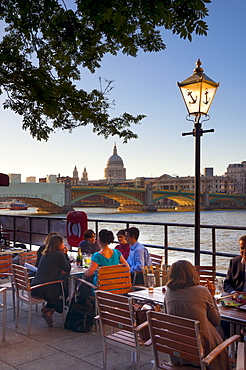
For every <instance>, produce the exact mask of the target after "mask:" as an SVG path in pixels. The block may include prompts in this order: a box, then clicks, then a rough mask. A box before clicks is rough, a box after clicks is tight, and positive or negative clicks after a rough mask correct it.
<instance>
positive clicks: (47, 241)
mask: <svg viewBox="0 0 246 370" xmlns="http://www.w3.org/2000/svg"><path fill="white" fill-rule="evenodd" d="M53 235H59V234H58V233H57V232H56V231H51V232H50V233H49V234H48V235H47V236H46V238H45V239H44V244H43V245H41V246H40V247H39V249H38V250H37V260H36V263H35V266H36V267H38V265H39V262H40V260H41V257H42V253H43V251H44V250H45V246H46V244H48V243H49V240H50V237H51V236H53Z"/></svg>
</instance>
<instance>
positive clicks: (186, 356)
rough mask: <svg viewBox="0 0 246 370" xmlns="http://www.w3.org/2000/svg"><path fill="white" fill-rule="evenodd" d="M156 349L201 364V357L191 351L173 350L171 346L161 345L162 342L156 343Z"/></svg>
mask: <svg viewBox="0 0 246 370" xmlns="http://www.w3.org/2000/svg"><path fill="white" fill-rule="evenodd" d="M156 349H157V351H159V352H162V353H167V354H168V355H170V356H175V357H181V358H182V359H184V360H187V361H190V362H194V363H195V364H200V358H199V357H198V356H195V355H192V354H190V353H186V352H182V351H173V350H172V349H170V348H169V347H166V346H161V345H160V344H157V345H156Z"/></svg>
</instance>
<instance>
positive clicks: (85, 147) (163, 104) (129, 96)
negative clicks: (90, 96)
mask: <svg viewBox="0 0 246 370" xmlns="http://www.w3.org/2000/svg"><path fill="white" fill-rule="evenodd" d="M208 7H209V10H210V16H209V17H208V18H207V23H208V26H209V33H208V36H207V37H205V36H200V37H199V36H194V37H193V41H192V42H191V43H190V42H189V41H187V40H181V39H180V38H179V36H176V35H172V33H171V32H168V31H164V32H163V35H164V42H165V43H166V44H167V49H166V50H165V51H162V52H160V53H143V52H142V51H140V52H139V56H138V57H137V58H132V57H127V56H123V55H121V54H119V55H118V56H116V57H115V56H111V55H107V56H105V58H104V59H103V63H102V68H101V69H100V70H98V71H97V72H96V73H95V74H94V75H91V74H89V73H88V72H87V71H83V72H82V80H81V82H80V85H79V86H80V87H83V88H85V89H91V88H98V77H99V76H100V77H103V78H107V79H109V80H114V87H115V88H114V90H113V91H112V92H111V95H110V97H111V99H115V100H116V107H115V109H114V110H112V116H117V115H120V114H122V113H124V112H129V113H131V114H133V115H136V114H145V115H146V116H147V118H145V119H144V120H143V121H142V124H141V125H136V126H134V127H133V131H134V132H136V133H138V135H139V138H138V139H133V140H131V141H130V142H129V143H128V144H123V143H122V141H121V140H120V139H118V138H116V137H112V138H109V139H108V140H105V139H103V138H102V137H99V136H97V135H95V134H93V133H92V131H91V127H90V126H88V127H85V128H84V127H80V128H77V129H75V130H74V131H73V133H71V134H70V133H68V132H65V131H58V132H57V133H55V134H52V135H51V136H50V139H49V141H48V142H38V141H37V140H36V139H33V138H32V137H31V136H30V134H29V132H28V131H22V129H21V126H22V124H21V117H19V116H17V115H15V114H14V113H13V112H11V111H10V110H3V108H2V107H1V108H0V109H1V119H0V126H1V147H0V154H1V168H0V172H3V173H21V174H22V181H25V179H26V176H36V177H37V179H38V178H39V177H44V176H46V174H58V173H60V174H61V175H63V176H72V171H73V168H74V166H75V165H76V166H77V169H78V171H79V176H81V175H82V172H83V168H84V166H86V169H87V171H88V176H89V179H91V180H93V179H102V178H103V175H104V168H105V166H106V162H107V160H108V158H109V157H110V156H111V155H112V152H113V146H114V142H116V145H117V149H118V154H119V155H120V156H121V157H122V159H123V161H124V166H125V167H126V176H127V178H128V179H131V178H135V177H137V176H146V177H150V176H160V175H162V174H164V173H167V174H169V175H173V174H177V175H179V176H186V175H194V138H193V137H192V136H186V137H182V136H181V134H182V132H189V131H191V130H192V128H193V123H192V122H188V121H186V114H187V112H186V108H185V105H184V103H183V100H182V98H181V95H180V92H179V89H178V87H177V85H176V82H177V81H179V82H181V81H183V80H184V79H185V78H187V77H189V76H190V75H191V74H192V73H193V69H194V68H195V63H196V61H197V59H198V58H200V59H201V61H202V67H203V69H204V72H205V73H206V74H207V75H208V76H209V77H210V78H212V79H213V80H214V81H215V82H220V87H219V88H218V91H217V94H216V96H215V98H214V101H213V103H212V106H211V109H210V111H209V114H210V116H211V119H210V121H208V122H204V124H203V128H204V129H210V128H214V129H215V132H214V133H208V134H205V135H204V136H203V137H202V159H201V169H203V168H204V167H214V174H217V175H221V174H223V173H224V172H225V171H226V168H227V166H228V164H229V163H240V162H241V161H243V160H246V153H245V133H246V127H245V126H246V122H245V112H244V108H245V106H246V102H245V97H246V94H245V89H246V73H245V66H246V52H245V50H246V46H245V45H246V42H245V36H246V22H245V16H246V1H245V0H234V1H232V0H230V1H229V0H213V1H212V4H209V5H208ZM2 101H3V98H2V97H0V103H2Z"/></svg>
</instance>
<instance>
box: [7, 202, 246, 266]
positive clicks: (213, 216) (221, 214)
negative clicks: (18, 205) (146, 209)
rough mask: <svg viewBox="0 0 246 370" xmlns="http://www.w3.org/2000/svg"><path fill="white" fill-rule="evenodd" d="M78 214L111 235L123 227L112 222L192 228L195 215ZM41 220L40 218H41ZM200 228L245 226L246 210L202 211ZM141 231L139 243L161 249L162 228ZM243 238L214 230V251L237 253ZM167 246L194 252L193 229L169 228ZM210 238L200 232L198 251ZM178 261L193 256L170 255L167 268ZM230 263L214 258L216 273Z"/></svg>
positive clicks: (207, 232) (104, 210) (90, 210)
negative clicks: (97, 222)
mask: <svg viewBox="0 0 246 370" xmlns="http://www.w3.org/2000/svg"><path fill="white" fill-rule="evenodd" d="M75 210H77V211H84V212H85V213H86V214H87V217H88V218H89V219H97V220H105V222H100V223H99V229H101V228H108V229H110V230H112V231H113V233H114V234H116V232H117V231H118V230H119V229H121V228H123V227H124V224H123V225H122V224H120V223H119V224H117V223H114V224H110V222H107V220H112V221H129V222H130V224H131V225H132V224H134V221H136V222H164V223H180V224H194V212H184V211H183V212H179V211H165V212H153V213H122V212H118V211H117V209H115V208H113V209H111V208H96V207H95V208H94V207H93V208H75ZM35 211H36V209H35V208H32V207H30V208H28V210H27V211H6V210H0V214H9V215H11V214H15V215H35V216H38V215H37V214H36V213H35ZM47 216H48V217H59V218H60V217H61V218H65V216H66V215H64V214H60V215H57V214H56V215H55V214H54V215H47ZM40 217H42V216H41V215H40ZM201 225H220V226H242V227H245V226H246V210H230V211H228V210H218V211H202V212H201ZM136 226H137V227H139V229H140V237H139V241H140V242H141V243H145V244H150V245H160V246H163V245H164V236H163V227H161V226H155V225H139V226H138V225H136ZM88 227H89V228H95V223H93V222H89V225H88ZM244 234H246V231H240V230H216V247H217V251H219V252H227V253H235V254H238V253H239V246H238V238H239V237H240V236H242V235H244ZM168 244H169V246H175V247H180V248H181V247H182V248H194V229H193V228H181V227H169V228H168ZM211 245H212V237H211V230H210V229H201V250H208V251H211ZM155 251H156V252H157V251H158V253H163V251H162V250H155ZM177 259H188V260H190V261H191V262H194V260H193V256H192V254H190V253H189V254H187V253H185V252H184V253H183V252H179V251H169V259H168V262H169V264H170V263H172V262H174V261H176V260H177ZM228 262H229V259H228V258H225V257H217V263H216V265H217V266H216V269H217V271H218V272H226V269H227V267H228ZM201 264H211V257H210V256H201Z"/></svg>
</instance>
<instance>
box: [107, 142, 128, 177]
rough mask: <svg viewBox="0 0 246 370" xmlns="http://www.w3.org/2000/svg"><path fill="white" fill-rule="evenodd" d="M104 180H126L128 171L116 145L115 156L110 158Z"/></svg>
mask: <svg viewBox="0 0 246 370" xmlns="http://www.w3.org/2000/svg"><path fill="white" fill-rule="evenodd" d="M104 179H105V180H108V182H110V181H114V180H126V169H125V168H124V163H123V160H122V158H121V157H120V156H119V155H118V154H117V148H116V144H114V150H113V155H111V157H109V159H108V161H107V165H106V168H105V169H104Z"/></svg>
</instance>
